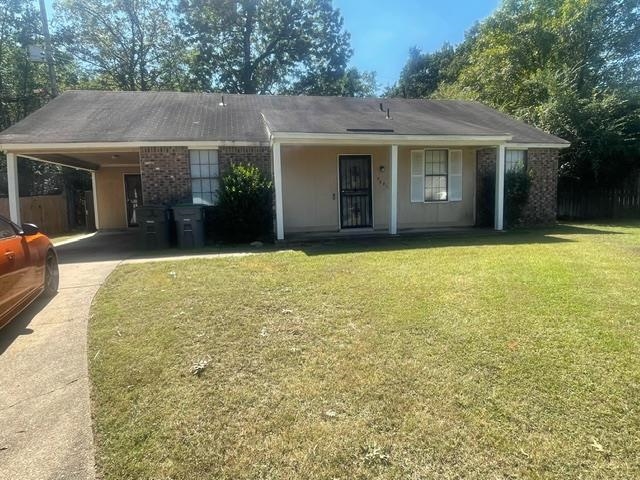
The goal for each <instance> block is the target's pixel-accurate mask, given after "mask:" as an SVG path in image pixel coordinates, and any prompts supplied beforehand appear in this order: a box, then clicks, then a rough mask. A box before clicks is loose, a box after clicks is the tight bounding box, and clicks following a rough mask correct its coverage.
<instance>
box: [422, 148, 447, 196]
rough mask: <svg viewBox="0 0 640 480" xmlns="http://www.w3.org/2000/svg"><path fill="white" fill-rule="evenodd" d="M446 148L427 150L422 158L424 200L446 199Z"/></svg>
mask: <svg viewBox="0 0 640 480" xmlns="http://www.w3.org/2000/svg"><path fill="white" fill-rule="evenodd" d="M447 154H448V152H447V150H427V151H426V152H425V160H424V200H425V202H442V201H446V200H447V168H448V165H447V163H448V158H447V157H448V155H447Z"/></svg>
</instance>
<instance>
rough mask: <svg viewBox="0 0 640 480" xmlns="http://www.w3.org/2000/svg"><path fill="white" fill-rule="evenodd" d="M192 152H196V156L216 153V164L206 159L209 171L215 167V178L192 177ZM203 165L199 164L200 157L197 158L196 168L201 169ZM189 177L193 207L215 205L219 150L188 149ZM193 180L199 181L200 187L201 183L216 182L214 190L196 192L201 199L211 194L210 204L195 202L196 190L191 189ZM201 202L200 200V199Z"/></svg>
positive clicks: (217, 188) (218, 181) (218, 177)
mask: <svg viewBox="0 0 640 480" xmlns="http://www.w3.org/2000/svg"><path fill="white" fill-rule="evenodd" d="M194 152H198V155H200V153H201V152H209V155H210V152H216V153H215V156H216V163H215V164H214V163H212V162H211V158H210V157H208V163H207V167H208V168H209V169H211V168H212V167H213V166H214V165H215V166H216V169H217V175H215V176H211V175H210V176H206V177H205V176H202V175H200V174H199V175H198V176H194V169H193V165H194V164H193V162H192V157H191V155H192V153H194ZM202 165H203V163H202V162H201V159H200V157H198V166H199V167H201V166H202ZM189 177H190V181H191V201H192V203H193V204H194V205H204V206H211V205H215V204H216V201H217V192H218V190H219V189H220V150H219V149H217V148H190V149H189ZM195 180H199V181H201V183H200V185H202V182H203V181H208V182H213V181H214V180H215V181H216V188H215V189H213V187H212V190H211V192H208V191H205V190H204V189H200V190H198V191H197V192H198V193H200V195H201V197H202V196H204V194H205V193H211V203H207V202H205V201H203V202H196V201H195V195H194V194H195V193H196V190H194V188H193V183H194V181H195ZM211 185H213V183H211ZM201 200H202V198H201Z"/></svg>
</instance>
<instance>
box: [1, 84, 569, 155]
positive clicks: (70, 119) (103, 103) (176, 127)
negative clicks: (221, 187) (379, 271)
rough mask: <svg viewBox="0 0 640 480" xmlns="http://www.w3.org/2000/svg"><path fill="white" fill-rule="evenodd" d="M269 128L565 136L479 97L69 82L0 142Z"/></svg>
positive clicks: (178, 137) (216, 135)
mask: <svg viewBox="0 0 640 480" xmlns="http://www.w3.org/2000/svg"><path fill="white" fill-rule="evenodd" d="M223 97H224V104H223ZM387 109H389V114H390V115H389V117H390V118H387V115H386V113H387ZM270 133H271V134H274V135H276V134H279V133H291V134H299V135H304V134H309V135H323V134H331V135H336V134H337V135H340V134H344V135H367V134H375V135H387V134H388V135H406V136H468V137H480V138H482V137H487V138H490V137H498V136H502V137H505V136H507V137H509V136H510V137H511V140H510V141H511V142H512V143H522V144H527V143H530V144H550V145H558V146H566V145H567V144H568V142H566V141H565V140H562V139H560V138H558V137H556V136H553V135H550V134H548V133H546V132H544V131H542V130H540V129H538V128H535V127H532V126H530V125H527V124H525V123H523V122H521V121H519V120H516V119H514V118H512V117H510V116H508V115H504V114H502V113H500V112H498V111H496V110H494V109H492V108H489V107H487V106H485V105H482V104H480V103H477V102H469V101H462V100H417V99H416V100H409V99H400V98H390V99H379V98H345V97H312V96H276V95H229V94H224V95H222V94H219V93H179V92H105V91H93V90H92V91H80V90H75V91H68V92H65V93H63V94H62V95H60V96H59V97H57V98H56V99H54V100H53V101H51V102H49V103H48V104H47V105H45V106H44V107H42V108H41V109H39V110H38V111H36V112H34V113H33V114H31V115H29V116H28V117H26V118H25V119H24V120H22V121H20V122H18V123H17V124H15V125H13V126H12V127H10V128H8V129H7V130H5V131H4V132H2V133H0V145H1V146H2V147H3V148H5V149H6V147H7V146H8V145H11V146H13V145H18V146H19V145H21V144H32V145H38V144H85V143H110V142H130V143H135V142H176V144H180V143H183V142H251V143H266V142H268V141H269V140H270V137H269V135H270Z"/></svg>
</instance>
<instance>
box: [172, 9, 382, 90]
mask: <svg viewBox="0 0 640 480" xmlns="http://www.w3.org/2000/svg"><path fill="white" fill-rule="evenodd" d="M179 12H180V14H181V23H180V25H181V29H182V31H183V33H184V35H185V37H186V40H187V42H188V43H189V44H190V45H194V46H195V52H194V56H193V57H192V64H191V71H192V73H193V76H194V81H195V84H196V86H197V88H199V89H201V90H210V89H219V90H223V91H227V92H234V93H282V92H286V93H320V94H338V95H341V94H350V95H357V94H360V93H361V92H362V93H368V91H369V90H370V88H368V87H369V85H370V84H371V78H370V77H369V76H366V75H364V76H363V75H361V74H359V73H358V72H357V71H355V70H353V69H352V70H347V63H348V61H349V58H350V57H351V54H352V51H351V47H350V35H349V33H347V32H346V31H345V30H344V27H343V20H342V16H341V15H340V12H339V11H338V10H337V9H334V8H333V6H332V5H331V1H330V0H296V1H294V0H241V1H231V0H221V1H217V2H211V1H208V0H181V1H180V4H179ZM354 80H355V84H354Z"/></svg>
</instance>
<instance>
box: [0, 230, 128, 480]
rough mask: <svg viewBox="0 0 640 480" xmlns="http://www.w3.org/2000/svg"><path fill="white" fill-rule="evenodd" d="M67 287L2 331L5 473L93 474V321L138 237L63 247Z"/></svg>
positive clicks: (0, 472) (10, 478)
mask: <svg viewBox="0 0 640 480" xmlns="http://www.w3.org/2000/svg"><path fill="white" fill-rule="evenodd" d="M57 250H58V256H59V260H60V291H59V293H58V295H57V296H56V297H55V298H53V299H51V300H50V301H46V300H43V299H41V300H37V301H36V302H35V303H34V304H32V305H31V306H30V307H29V308H28V309H27V310H25V311H24V312H23V313H22V314H21V315H20V316H19V317H18V318H16V319H15V320H14V321H13V322H12V323H11V324H9V325H8V326H7V327H5V328H4V329H2V330H0V479H2V480H4V479H7V480H14V479H15V480H18V479H20V480H30V479H38V480H41V479H42V480H44V479H52V480H58V479H64V480H72V479H82V480H87V479H93V478H95V471H94V451H93V434H92V430H91V415H90V403H89V380H88V375H87V353H86V352H87V348H86V347H87V321H88V318H89V308H90V306H91V301H92V299H93V296H94V295H95V293H96V292H97V291H98V288H100V285H102V283H103V282H104V281H105V279H106V278H107V276H108V275H109V274H110V273H111V272H112V271H113V269H114V268H115V267H116V266H117V265H118V264H119V263H120V262H121V261H122V260H123V259H124V258H127V257H128V256H130V255H131V236H130V235H122V234H119V235H118V234H115V235H109V234H100V235H95V236H93V237H90V238H87V239H83V240H81V241H78V242H73V243H68V244H65V245H63V246H60V247H58V249H57Z"/></svg>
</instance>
